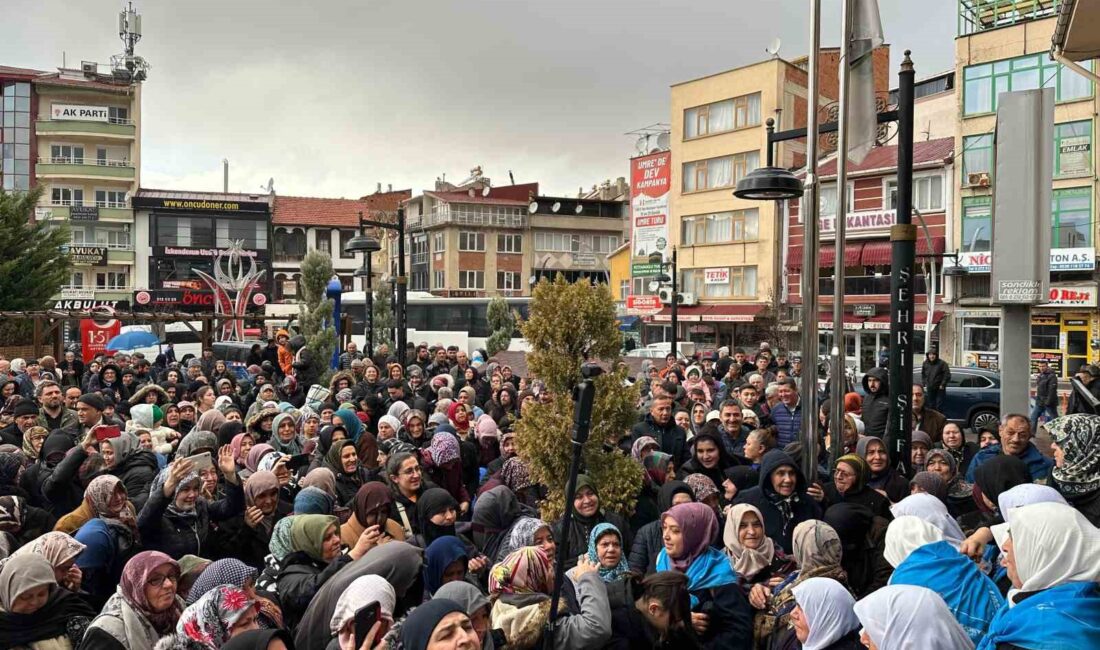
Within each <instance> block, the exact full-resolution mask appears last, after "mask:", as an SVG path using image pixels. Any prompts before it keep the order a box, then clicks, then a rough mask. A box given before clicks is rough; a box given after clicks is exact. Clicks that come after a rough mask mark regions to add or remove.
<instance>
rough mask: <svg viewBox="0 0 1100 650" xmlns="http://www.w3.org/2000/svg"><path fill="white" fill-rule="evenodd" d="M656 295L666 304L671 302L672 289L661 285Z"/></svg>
mask: <svg viewBox="0 0 1100 650" xmlns="http://www.w3.org/2000/svg"><path fill="white" fill-rule="evenodd" d="M657 295H658V296H660V297H661V302H662V303H664V304H666V305H671V304H672V289H670V288H668V287H662V288H661V289H659V290H658V291H657Z"/></svg>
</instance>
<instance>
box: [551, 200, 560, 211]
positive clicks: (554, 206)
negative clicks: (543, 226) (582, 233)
mask: <svg viewBox="0 0 1100 650" xmlns="http://www.w3.org/2000/svg"><path fill="white" fill-rule="evenodd" d="M550 210H551V211H552V212H557V211H558V210H561V201H554V205H552V206H550Z"/></svg>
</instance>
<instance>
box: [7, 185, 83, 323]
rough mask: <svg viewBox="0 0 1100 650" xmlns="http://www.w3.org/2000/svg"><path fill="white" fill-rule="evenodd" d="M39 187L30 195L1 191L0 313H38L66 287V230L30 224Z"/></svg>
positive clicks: (67, 230) (34, 223)
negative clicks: (7, 311) (1, 311)
mask: <svg viewBox="0 0 1100 650" xmlns="http://www.w3.org/2000/svg"><path fill="white" fill-rule="evenodd" d="M42 192H43V189H42V186H39V187H37V188H35V189H34V190H33V191H30V192H5V191H3V190H0V309H6V310H12V311H16V310H18V311H25V310H28V311H29V310H39V309H45V308H46V307H48V306H49V303H50V299H51V298H53V296H55V295H57V294H58V293H59V292H60V291H61V287H62V286H63V285H65V284H68V281H69V272H70V269H71V262H70V260H69V255H68V253H67V252H65V247H66V246H68V245H69V228H68V225H67V224H63V225H62V226H61V227H60V228H54V227H53V226H51V225H50V224H49V222H46V221H38V222H35V221H33V220H32V218H31V217H32V216H33V215H34V206H35V205H36V204H37V203H38V200H39V199H40V198H41V197H42Z"/></svg>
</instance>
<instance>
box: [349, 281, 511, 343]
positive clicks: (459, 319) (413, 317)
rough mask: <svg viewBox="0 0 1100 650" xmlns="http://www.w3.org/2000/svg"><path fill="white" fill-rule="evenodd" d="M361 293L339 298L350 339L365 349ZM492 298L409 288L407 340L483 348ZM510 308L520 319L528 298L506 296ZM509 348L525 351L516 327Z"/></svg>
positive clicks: (487, 334)
mask: <svg viewBox="0 0 1100 650" xmlns="http://www.w3.org/2000/svg"><path fill="white" fill-rule="evenodd" d="M364 295H365V294H364V292H362V291H351V292H346V293H344V295H343V297H342V298H341V307H340V309H341V311H342V312H343V313H344V314H346V315H347V316H348V317H350V318H351V322H352V326H351V327H352V330H351V335H352V340H353V341H355V343H356V344H357V345H358V346H359V349H364V347H365V346H366V334H365V332H364V329H363V328H364V322H365V320H364V315H365V308H364V304H363V299H364ZM490 300H491V298H441V297H439V296H434V295H432V294H430V293H424V292H420V291H410V292H409V293H408V298H407V304H406V310H405V314H406V321H407V322H406V326H407V328H406V329H407V333H408V337H407V340H408V341H409V342H410V343H413V344H414V345H415V344H419V343H423V342H427V343H428V345H435V344H436V343H442V344H443V345H457V346H458V347H459V349H461V350H465V351H466V352H467V353H473V351H474V350H477V349H478V348H484V347H485V339H486V338H488V336H489V334H491V333H492V332H491V330H490V329H489V321H488V320H487V319H486V317H485V310H486V308H487V307H488V305H489V301H490ZM505 300H507V301H508V306H509V307H511V309H512V311H513V312H515V313H518V314H519V316H520V318H527V313H528V311H527V310H528V307H529V305H530V303H531V299H530V298H505ZM508 349H509V350H514V351H527V349H528V347H527V342H526V341H525V340H524V339H523V338H522V337H521V336H520V334H519V331H518V329H517V331H516V332H513V335H512V342H511V344H509V346H508Z"/></svg>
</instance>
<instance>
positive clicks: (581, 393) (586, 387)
mask: <svg viewBox="0 0 1100 650" xmlns="http://www.w3.org/2000/svg"><path fill="white" fill-rule="evenodd" d="M595 399H596V384H595V382H592V381H582V382H581V383H579V384H577V386H576V388H574V389H573V400H574V401H575V406H574V407H573V459H572V461H571V463H570V465H569V480H568V481H567V482H566V484H565V513H564V514H563V515H562V518H561V530H562V535H568V534H569V526H570V524H571V523H572V521H573V497H574V496H575V495H576V492H577V474H579V473H580V469H581V453H582V452H583V451H584V443H586V442H588V432H589V427H590V426H591V424H592V404H593V402H594V401H595ZM560 541H561V543H560V544H558V557H557V558H556V559H555V561H554V592H553V594H552V595H551V596H550V617H549V619H548V620H547V623H546V633H545V640H546V643H545V644H544V647H546V648H552V647H553V636H554V635H553V630H554V619H556V618H557V617H558V600H559V599H560V597H561V586H562V583H563V582H564V580H565V562H566V560H567V559H568V557H569V544H568V543H567V542H566V540H564V539H563V540H560Z"/></svg>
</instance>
